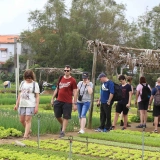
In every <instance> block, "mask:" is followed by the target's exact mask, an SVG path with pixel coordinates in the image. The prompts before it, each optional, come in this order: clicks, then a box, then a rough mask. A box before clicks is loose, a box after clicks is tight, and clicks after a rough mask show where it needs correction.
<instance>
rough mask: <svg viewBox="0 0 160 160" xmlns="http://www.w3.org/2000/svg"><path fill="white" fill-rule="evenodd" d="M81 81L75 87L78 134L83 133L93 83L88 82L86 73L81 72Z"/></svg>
mask: <svg viewBox="0 0 160 160" xmlns="http://www.w3.org/2000/svg"><path fill="white" fill-rule="evenodd" d="M82 79H83V81H80V82H79V83H78V85H77V88H78V93H79V96H78V101H77V109H78V116H79V123H80V131H79V132H78V133H79V134H83V133H84V128H85V125H86V114H87V112H88V110H89V107H90V102H91V94H92V93H93V83H92V82H90V81H89V75H88V72H83V74H82Z"/></svg>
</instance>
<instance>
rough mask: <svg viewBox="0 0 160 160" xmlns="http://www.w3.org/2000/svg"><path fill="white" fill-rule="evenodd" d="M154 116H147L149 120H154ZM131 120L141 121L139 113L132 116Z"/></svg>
mask: <svg viewBox="0 0 160 160" xmlns="http://www.w3.org/2000/svg"><path fill="white" fill-rule="evenodd" d="M153 119H154V118H153V116H148V117H147V122H153ZM131 122H140V117H139V116H137V115H134V116H132V117H131Z"/></svg>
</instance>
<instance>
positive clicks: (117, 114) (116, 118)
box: [112, 112, 119, 126]
mask: <svg viewBox="0 0 160 160" xmlns="http://www.w3.org/2000/svg"><path fill="white" fill-rule="evenodd" d="M118 117H119V113H117V112H116V113H115V116H114V120H113V123H112V126H116V123H117V121H118Z"/></svg>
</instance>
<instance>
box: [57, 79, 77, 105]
mask: <svg viewBox="0 0 160 160" xmlns="http://www.w3.org/2000/svg"><path fill="white" fill-rule="evenodd" d="M74 89H77V83H76V80H75V79H74V78H73V77H70V78H68V79H66V78H64V77H62V79H61V81H60V83H59V92H58V98H57V100H58V101H61V102H66V103H72V95H73V90H74Z"/></svg>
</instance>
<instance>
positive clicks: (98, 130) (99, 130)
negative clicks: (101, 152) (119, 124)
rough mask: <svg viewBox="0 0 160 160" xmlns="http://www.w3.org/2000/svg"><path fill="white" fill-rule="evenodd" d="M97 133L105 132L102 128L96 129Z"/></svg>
mask: <svg viewBox="0 0 160 160" xmlns="http://www.w3.org/2000/svg"><path fill="white" fill-rule="evenodd" d="M95 131H96V132H103V129H101V128H96V129H95Z"/></svg>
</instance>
